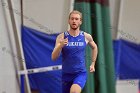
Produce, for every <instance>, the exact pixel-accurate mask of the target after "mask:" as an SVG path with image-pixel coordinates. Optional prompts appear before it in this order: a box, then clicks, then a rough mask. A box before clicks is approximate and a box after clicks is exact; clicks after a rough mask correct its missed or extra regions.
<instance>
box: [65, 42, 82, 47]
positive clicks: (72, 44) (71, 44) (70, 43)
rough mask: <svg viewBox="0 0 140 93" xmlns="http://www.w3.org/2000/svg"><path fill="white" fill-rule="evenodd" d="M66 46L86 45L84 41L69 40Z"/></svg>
mask: <svg viewBox="0 0 140 93" xmlns="http://www.w3.org/2000/svg"><path fill="white" fill-rule="evenodd" d="M66 46H84V43H83V42H68V44H67V45H66Z"/></svg>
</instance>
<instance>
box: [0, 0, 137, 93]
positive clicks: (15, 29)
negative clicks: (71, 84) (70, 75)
mask: <svg viewBox="0 0 140 93" xmlns="http://www.w3.org/2000/svg"><path fill="white" fill-rule="evenodd" d="M139 4H140V1H139V0H0V32H1V33H0V93H62V91H61V90H62V89H61V88H62V86H61V83H62V81H61V62H62V57H61V55H60V57H59V58H58V60H56V62H52V60H51V53H52V50H53V48H54V45H55V39H56V37H57V35H58V34H59V33H62V32H64V31H67V30H68V28H69V25H68V16H69V13H70V12H71V11H72V10H78V11H80V12H82V14H83V24H82V25H81V30H83V31H85V32H88V33H90V34H91V35H92V36H93V39H94V41H95V42H96V44H97V46H98V51H99V53H98V58H97V62H96V71H95V73H93V74H91V73H89V72H88V79H87V83H86V85H85V88H84V90H83V91H82V93H140V81H139V79H140V37H139V36H140V18H139V17H140V12H138V11H139V8H140V6H139ZM90 51H91V50H90V48H89V47H87V49H86V67H87V70H88V69H89V66H90V62H91V57H90V54H91V53H90ZM51 66H55V67H51ZM37 68H38V69H37Z"/></svg>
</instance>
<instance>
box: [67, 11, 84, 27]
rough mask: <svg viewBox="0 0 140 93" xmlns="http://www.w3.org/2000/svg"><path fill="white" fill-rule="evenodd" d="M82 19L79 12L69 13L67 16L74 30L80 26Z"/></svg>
mask: <svg viewBox="0 0 140 93" xmlns="http://www.w3.org/2000/svg"><path fill="white" fill-rule="evenodd" d="M81 23H82V21H81V17H80V15H79V14H71V15H70V18H69V24H70V28H71V29H73V30H76V29H77V28H79V27H80V25H81Z"/></svg>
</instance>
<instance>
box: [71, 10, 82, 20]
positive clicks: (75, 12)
mask: <svg viewBox="0 0 140 93" xmlns="http://www.w3.org/2000/svg"><path fill="white" fill-rule="evenodd" d="M71 14H79V15H80V17H81V18H80V19H81V20H82V13H81V12H79V11H78V10H73V11H72V12H70V14H69V19H70V16H71Z"/></svg>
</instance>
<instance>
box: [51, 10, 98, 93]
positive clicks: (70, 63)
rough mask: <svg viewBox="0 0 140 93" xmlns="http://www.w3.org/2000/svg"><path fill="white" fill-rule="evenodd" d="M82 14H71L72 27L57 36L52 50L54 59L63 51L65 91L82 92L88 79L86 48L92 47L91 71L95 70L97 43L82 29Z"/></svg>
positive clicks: (63, 86) (70, 92) (71, 92)
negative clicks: (87, 46)
mask: <svg viewBox="0 0 140 93" xmlns="http://www.w3.org/2000/svg"><path fill="white" fill-rule="evenodd" d="M81 24H82V14H81V13H80V12H79V11H76V10H74V11H72V12H71V13H70V15H69V25H70V29H69V30H68V31H66V32H64V33H61V34H59V35H58V36H57V39H56V45H55V48H54V50H53V52H52V60H56V59H57V58H58V57H59V55H60V53H61V52H62V83H63V84H62V88H63V90H62V91H63V93H81V91H82V89H83V87H84V85H85V83H86V79H87V72H86V66H85V48H86V45H87V44H88V45H90V47H91V49H92V56H91V57H92V58H91V59H92V63H91V66H90V72H94V71H95V68H94V66H95V61H96V57H97V45H96V44H95V42H94V41H93V39H92V36H91V35H90V34H88V33H86V32H83V31H81V30H80V25H81Z"/></svg>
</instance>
